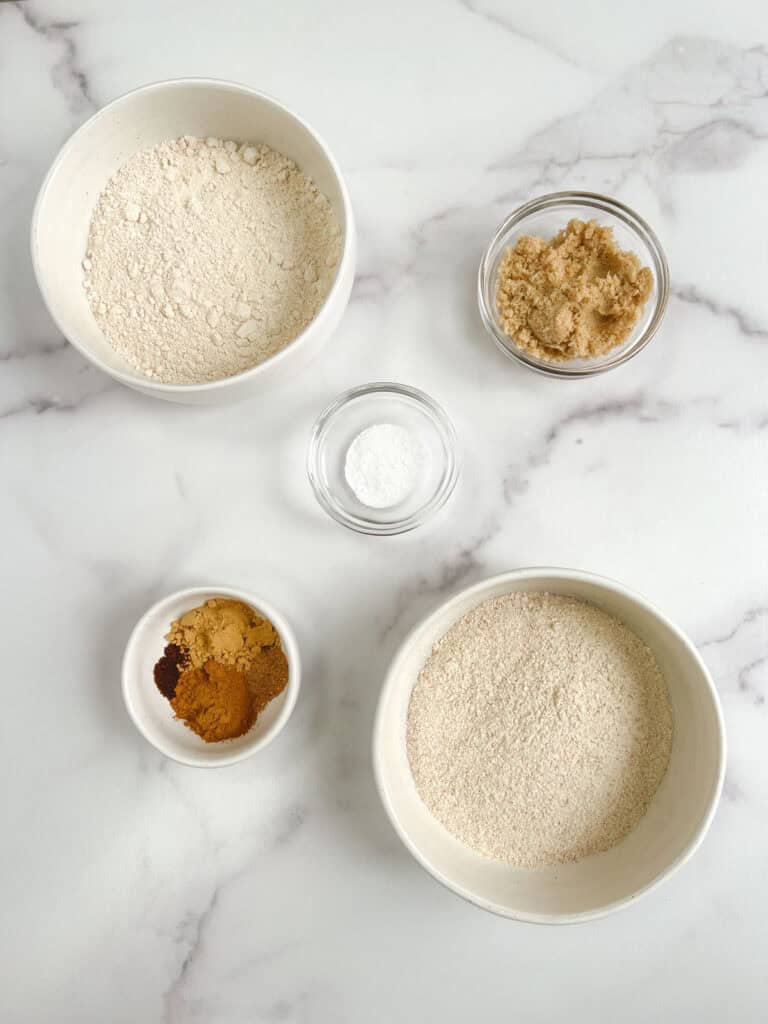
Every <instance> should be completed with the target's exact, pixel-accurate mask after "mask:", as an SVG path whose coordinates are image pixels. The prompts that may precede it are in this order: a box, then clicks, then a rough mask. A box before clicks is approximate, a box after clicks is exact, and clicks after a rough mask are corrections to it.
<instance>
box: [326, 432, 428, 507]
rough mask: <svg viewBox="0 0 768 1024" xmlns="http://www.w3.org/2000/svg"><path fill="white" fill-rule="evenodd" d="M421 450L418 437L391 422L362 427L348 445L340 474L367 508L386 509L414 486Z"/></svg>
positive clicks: (406, 495) (423, 456) (419, 467)
mask: <svg viewBox="0 0 768 1024" xmlns="http://www.w3.org/2000/svg"><path fill="white" fill-rule="evenodd" d="M424 458H425V453H424V450H423V447H422V445H421V443H420V442H419V440H418V438H416V437H414V436H413V435H412V434H411V432H410V431H409V430H406V428H405V427H401V426H399V425H397V424H395V423H376V424H374V425H373V426H370V427H366V428H365V430H361V431H360V433H359V434H358V435H357V437H355V439H354V440H353V441H352V443H351V444H350V446H349V448H348V449H347V455H346V458H345V460H344V476H345V477H346V481H347V483H348V484H349V486H350V488H351V489H352V491H353V493H354V495H355V497H356V498H357V499H358V500H359V501H361V502H362V503H363V504H364V505H367V506H368V507H369V508H390V507H391V506H393V505H397V504H399V503H400V502H401V501H404V500H405V499H406V498H407V497H408V495H409V494H411V492H412V491H413V489H414V487H415V486H416V482H417V480H418V478H419V475H420V473H421V470H422V466H423V463H424Z"/></svg>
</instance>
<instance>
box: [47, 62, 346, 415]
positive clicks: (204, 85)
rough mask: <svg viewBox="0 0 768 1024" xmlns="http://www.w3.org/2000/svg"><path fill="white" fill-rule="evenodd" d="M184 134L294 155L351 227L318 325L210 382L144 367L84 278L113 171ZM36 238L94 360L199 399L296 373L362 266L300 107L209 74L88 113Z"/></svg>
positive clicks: (166, 392) (58, 166) (61, 318)
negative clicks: (113, 335)
mask: <svg viewBox="0 0 768 1024" xmlns="http://www.w3.org/2000/svg"><path fill="white" fill-rule="evenodd" d="M180 135H197V136H201V137H206V136H209V135H213V136H217V137H220V138H221V137H223V138H230V139H242V140H244V141H246V140H248V141H250V140H253V141H256V142H265V143H267V144H268V145H270V146H272V147H273V148H274V149H277V150H279V151H280V152H281V153H285V154H286V155H287V156H289V157H291V158H292V159H293V160H295V161H296V163H297V164H298V165H299V167H300V168H301V169H302V170H303V171H304V172H305V173H306V174H308V175H309V176H310V177H311V178H312V179H313V181H314V182H315V184H316V185H317V186H318V188H319V189H320V190H321V191H322V192H324V193H325V195H326V196H327V197H328V199H329V200H330V202H331V205H332V206H333V209H334V211H335V213H336V216H337V218H338V220H339V224H340V225H341V229H342V254H341V260H340V262H339V267H338V270H337V273H336V279H335V281H334V283H333V286H332V288H331V290H330V292H329V294H328V297H327V298H326V300H325V303H324V304H323V306H322V307H321V309H320V311H319V312H318V314H317V316H316V317H315V319H314V320H313V321H312V323H311V324H309V326H308V327H307V328H306V329H305V330H304V331H303V332H302V333H301V334H300V335H299V336H298V337H297V338H296V339H295V340H294V341H292V342H291V343H290V344H289V345H287V346H286V347H285V348H284V349H282V351H280V352H278V353H277V354H276V355H274V356H272V357H271V358H270V359H267V360H266V361H265V362H263V363H261V364H260V365H258V366H255V367H253V368H252V369H250V370H246V371H245V372H243V373H240V374H237V375H236V376H234V377H226V378H224V379H223V380H217V381H211V382H210V383H206V384H189V385H188V384H160V383H157V382H155V381H152V380H149V379H148V378H147V377H144V376H142V375H141V374H139V373H137V372H136V370H134V369H133V368H132V367H130V366H129V365H128V364H127V363H126V362H125V361H124V360H123V359H122V358H121V357H120V356H119V355H118V354H117V352H115V351H114V349H113V348H112V346H111V345H110V344H109V343H108V342H107V341H106V339H105V338H104V336H103V334H102V332H101V329H100V328H99V326H98V324H97V323H96V321H95V319H94V317H93V315H92V313H91V310H90V308H89V306H88V303H87V301H86V298H85V292H84V289H83V281H82V276H83V271H82V266H81V264H82V260H83V257H84V255H85V246H86V240H87V237H88V229H89V226H90V220H91V215H92V212H93V208H94V205H95V203H96V200H97V199H98V197H99V194H100V193H101V191H102V190H103V189H104V186H105V185H106V184H107V181H108V180H109V178H110V177H111V176H112V175H113V174H114V173H115V172H116V171H117V170H118V168H119V167H120V166H121V165H122V164H123V163H125V161H126V160H127V159H128V158H129V157H130V156H131V155H132V154H133V153H135V152H136V151H137V150H140V149H145V148H147V147H151V146H154V145H156V144H157V143H159V142H163V141H164V140H166V139H173V138H178V137H179V136H180ZM31 242H32V262H33V264H34V268H35V274H36V275H37V281H38V285H39V286H40V291H41V293H42V295H43V299H44V300H45V303H46V305H47V306H48V309H49V311H50V313H51V316H52V317H53V319H54V320H55V321H56V324H57V326H58V327H59V330H60V331H61V332H62V334H63V335H64V336H65V337H66V338H68V339H69V340H70V341H71V342H72V344H73V345H74V346H75V347H76V348H77V349H79V350H80V352H81V353H82V354H83V355H84V356H85V357H86V358H87V359H90V361H91V362H92V363H94V364H95V365H96V366H98V367H99V368H100V369H101V370H104V372H105V373H108V374H110V375H111V376H112V377H114V378H115V379H116V380H119V381H121V382H122V383H123V384H127V385H128V386H129V387H132V388H135V389H136V390H137V391H143V392H144V393H145V394H148V395H153V396H154V397H156V398H165V399H167V400H169V401H173V402H184V403H188V404H195V405H202V404H213V403H218V402H226V401H234V400H237V399H241V398H246V397H248V396H249V395H253V394H256V393H258V392H259V391H262V390H264V389H265V388H266V387H269V386H270V385H271V384H273V383H275V382H277V381H285V380H287V379H290V377H291V376H292V375H293V374H294V373H295V372H296V371H297V370H298V369H300V368H301V367H302V366H303V365H304V364H305V363H307V362H309V360H310V359H311V358H312V357H313V356H315V355H316V354H317V353H318V352H319V350H320V349H321V348H322V346H323V345H324V344H325V342H326V341H327V340H328V338H329V337H330V335H331V334H332V333H333V331H334V330H335V328H336V326H337V325H338V323H339V321H340V320H341V317H342V315H343V313H344V310H345V309H346V306H347V303H348V301H349V295H350V291H351V289H352V281H353V278H354V273H355V253H356V243H355V227H354V220H353V216H352V206H351V204H350V201H349V195H348V193H347V188H346V185H345V184H344V180H343V178H342V176H341V172H340V171H339V168H338V166H337V165H336V161H335V160H334V158H333V156H332V155H331V153H330V152H329V150H328V148H327V147H326V145H325V143H324V142H323V141H322V139H321V138H320V137H319V136H318V135H317V134H316V133H315V132H314V131H313V130H312V129H311V128H310V127H309V125H308V124H307V123H306V122H305V121H303V120H302V119H301V118H300V117H299V116H298V115H297V114H294V113H293V112H292V111H290V110H288V108H287V107H284V106H283V105H282V104H280V103H278V102H277V101H276V100H273V99H271V98H270V97H268V96H265V95H264V94H263V93H260V92H256V91H255V90H253V89H248V88H247V87H246V86H243V85H236V84H234V83H231V82H218V81H214V80H212V79H206V78H184V79H177V80H174V81H169V82H158V83H156V84H154V85H146V86H143V87H142V88H140V89H136V90H135V91H134V92H129V93H127V94H126V95H125V96H121V97H120V98H119V99H116V100H113V102H112V103H109V104H107V106H106V107H103V108H102V109H101V110H100V111H99V112H98V113H97V114H94V116H93V117H92V118H90V120H88V121H86V122H85V124H84V125H83V126H82V127H81V128H79V129H78V130H77V131H76V132H75V133H74V135H72V137H71V138H70V139H69V141H68V142H66V143H65V145H64V146H63V148H62V149H61V150H60V152H59V154H58V156H57V157H56V159H55V160H54V162H53V165H52V167H51V169H50V171H49V172H48V176H47V177H46V179H45V181H44V182H43V185H42V187H41V189H40V194H39V196H38V198H37V204H36V206H35V212H34V215H33V218H32V238H31Z"/></svg>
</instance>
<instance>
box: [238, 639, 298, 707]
mask: <svg viewBox="0 0 768 1024" xmlns="http://www.w3.org/2000/svg"><path fill="white" fill-rule="evenodd" d="M246 680H247V682H248V686H249V688H250V691H251V697H252V700H253V705H254V708H255V709H256V714H257V715H260V714H261V712H262V711H263V710H264V708H265V707H266V706H267V704H269V702H270V701H271V700H274V698H275V697H277V695H278V694H280V693H282V692H283V690H284V689H285V687H286V684H287V682H288V659H287V658H286V656H285V654H284V653H283V651H282V649H281V648H280V647H266V648H264V649H263V650H261V651H259V653H258V654H257V655H256V657H255V658H254V659H253V661H252V662H251V665H250V667H249V668H248V670H247V672H246Z"/></svg>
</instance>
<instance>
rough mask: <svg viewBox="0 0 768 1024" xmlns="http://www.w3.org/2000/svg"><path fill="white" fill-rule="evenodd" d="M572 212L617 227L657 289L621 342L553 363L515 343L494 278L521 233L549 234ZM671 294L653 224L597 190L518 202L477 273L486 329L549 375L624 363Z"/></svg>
mask: <svg viewBox="0 0 768 1024" xmlns="http://www.w3.org/2000/svg"><path fill="white" fill-rule="evenodd" d="M574 217H578V218H579V219H580V220H597V221H599V223H600V224H602V225H605V226H607V227H611V228H613V235H614V238H615V239H616V244H617V245H618V246H619V248H620V249H628V250H630V251H631V252H634V253H636V255H637V256H638V258H639V260H640V262H641V263H642V264H643V266H646V267H650V270H651V273H652V274H653V291H652V292H651V294H650V296H649V298H648V301H647V302H646V304H645V307H644V308H643V311H642V313H641V315H640V318H639V319H638V321H637V323H636V324H635V326H634V327H633V328H632V333H631V334H630V336H629V338H627V340H626V341H625V342H624V344H623V345H619V346H617V347H616V348H614V349H612V350H611V351H610V352H607V353H606V354H605V355H603V356H597V357H596V358H594V359H573V360H571V361H570V362H567V363H551V362H547V361H546V360H543V359H537V358H535V356H532V355H530V353H528V352H525V351H524V350H523V349H522V348H520V347H519V346H517V345H516V344H515V342H514V341H513V339H512V338H510V337H509V335H508V334H506V333H505V331H504V330H503V328H502V326H501V324H500V323H499V315H498V311H497V309H496V281H497V278H498V274H499V264H500V262H501V259H502V257H503V255H504V253H505V252H506V250H507V249H509V248H510V246H514V245H515V244H516V242H517V240H518V239H519V238H520V237H521V236H522V235H538V236H539V237H540V238H546V239H548V240H549V239H551V238H554V236H555V235H556V234H557V233H558V231H561V230H562V229H563V228H564V227H566V225H567V224H568V221H570V220H572V219H573V218H574ZM668 298H669V268H668V266H667V259H666V257H665V255H664V251H663V250H662V248H661V244H660V242H659V240H658V238H657V237H656V235H655V234H654V232H653V230H652V228H650V227H649V225H648V224H646V222H645V221H644V220H643V219H642V217H639V216H638V215H637V214H636V213H635V212H634V210H631V209H630V208H629V207H628V206H625V205H624V204H623V203H620V202H618V201H617V200H615V199H609V198H608V196H601V195H598V194H597V193H594V192H552V193H551V194H549V195H545V196H539V198H538V199H532V200H531V201H530V202H529V203H525V205H523V206H521V207H519V208H518V209H517V210H515V212H514V213H513V214H512V215H511V216H509V217H507V219H506V220H505V221H504V223H503V224H502V225H501V227H500V228H499V230H498V231H497V232H496V234H495V235H494V237H493V239H492V241H491V244H490V245H489V246H488V248H487V250H486V252H485V255H484V256H483V260H482V263H481V264H480V272H479V274H478V302H479V305H480V316H481V317H482V320H483V324H484V325H485V328H486V330H487V331H488V333H489V334H490V335H491V337H492V338H493V340H494V341H495V342H496V344H497V345H498V346H499V348H500V349H501V351H502V352H503V353H504V354H505V355H507V356H509V357H510V358H511V359H517V360H518V361H519V362H521V363H523V364H524V365H525V366H528V367H530V368H531V369H532V370H536V371H538V372H539V373H543V374H547V375H548V376H550V377H560V378H580V377H593V376H595V375H596V374H598V373H604V372H605V371H606V370H612V369H613V368H614V367H616V366H621V365H622V363H626V362H627V360H629V359H631V358H632V356H635V355H637V353H638V352H639V351H640V350H641V349H643V348H645V346H646V345H647V344H648V342H649V341H650V340H651V338H652V337H653V336H654V334H655V333H656V331H657V330H658V329H659V325H660V323H661V321H662V319H663V317H664V311H665V310H666V308H667V299H668Z"/></svg>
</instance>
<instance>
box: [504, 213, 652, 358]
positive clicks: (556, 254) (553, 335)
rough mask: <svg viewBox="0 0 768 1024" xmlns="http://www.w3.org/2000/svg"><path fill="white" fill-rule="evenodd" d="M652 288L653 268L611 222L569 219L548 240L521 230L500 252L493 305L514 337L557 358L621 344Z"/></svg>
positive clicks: (545, 355) (534, 350)
mask: <svg viewBox="0 0 768 1024" xmlns="http://www.w3.org/2000/svg"><path fill="white" fill-rule="evenodd" d="M652 291H653V274H652V273H651V271H650V270H649V269H648V267H643V266H642V265H641V263H640V260H639V259H638V258H637V256H636V255H635V253H633V252H625V251H624V250H622V249H619V247H618V246H617V245H616V241H615V239H614V237H613V228H610V227H605V226H603V225H600V224H598V222H597V221H595V220H591V221H589V222H588V223H585V222H584V221H582V220H572V221H571V222H570V223H569V224H568V226H567V227H566V228H565V229H564V230H563V231H561V232H560V233H559V234H557V235H556V236H555V237H554V238H553V239H552V241H551V242H547V241H545V240H544V239H543V238H535V237H534V236H532V235H524V236H523V237H522V238H520V239H518V241H517V244H516V245H515V246H514V247H513V248H510V249H508V250H507V251H506V252H505V253H504V256H503V257H502V260H501V264H500V266H499V276H498V279H497V284H496V308H497V310H498V314H499V322H500V324H501V326H502V328H503V329H504V331H505V333H506V334H508V335H509V337H510V338H511V339H512V340H513V341H514V342H515V344H516V345H518V346H519V347H520V348H522V349H524V350H525V351H526V352H529V353H530V354H531V355H532V356H535V357H536V358H537V359H542V360H545V361H547V362H551V363H562V362H567V361H568V360H571V359H594V358H595V357H596V356H601V355H604V354H605V353H606V352H610V350H611V349H613V348H616V347H617V346H618V345H621V344H623V343H624V342H625V341H626V340H627V338H628V337H629V336H630V334H631V333H632V328H633V327H634V326H635V324H636V323H637V321H638V319H639V317H640V314H641V313H642V310H643V306H644V305H645V303H646V301H647V300H648V297H649V296H650V294H651V292H652Z"/></svg>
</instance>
